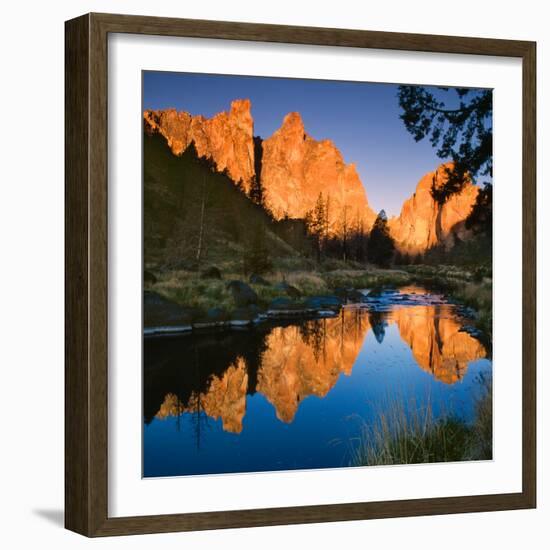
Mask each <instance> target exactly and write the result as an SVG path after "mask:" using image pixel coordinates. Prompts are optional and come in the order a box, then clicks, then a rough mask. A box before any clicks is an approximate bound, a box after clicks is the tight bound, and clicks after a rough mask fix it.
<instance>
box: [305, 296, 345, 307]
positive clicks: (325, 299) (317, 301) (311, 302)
mask: <svg viewBox="0 0 550 550" xmlns="http://www.w3.org/2000/svg"><path fill="white" fill-rule="evenodd" d="M305 306H306V307H307V308H310V309H318V310H325V309H340V308H341V307H342V300H341V299H340V298H338V296H310V297H309V298H307V299H306V301H305Z"/></svg>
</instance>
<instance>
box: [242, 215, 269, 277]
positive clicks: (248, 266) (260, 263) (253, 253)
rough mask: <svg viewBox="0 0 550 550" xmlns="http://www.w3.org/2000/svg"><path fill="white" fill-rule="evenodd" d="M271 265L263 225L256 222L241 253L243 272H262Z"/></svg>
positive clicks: (267, 269)
mask: <svg viewBox="0 0 550 550" xmlns="http://www.w3.org/2000/svg"><path fill="white" fill-rule="evenodd" d="M272 267H273V264H272V262H271V258H270V257H269V248H268V246H267V235H266V230H265V227H264V226H263V224H257V225H256V226H255V227H254V230H253V231H252V233H251V235H250V237H249V239H247V241H246V243H245V249H244V255H243V269H244V272H245V273H246V274H248V273H257V274H262V273H266V272H267V271H270V270H271V269H272Z"/></svg>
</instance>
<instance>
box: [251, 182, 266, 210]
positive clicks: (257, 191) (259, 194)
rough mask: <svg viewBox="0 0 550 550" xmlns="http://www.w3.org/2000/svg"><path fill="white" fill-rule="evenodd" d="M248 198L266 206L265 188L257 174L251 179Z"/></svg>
mask: <svg viewBox="0 0 550 550" xmlns="http://www.w3.org/2000/svg"><path fill="white" fill-rule="evenodd" d="M248 198H249V199H250V200H251V201H252V202H253V203H254V204H257V205H258V206H261V207H262V208H263V207H264V188H263V185H262V183H261V181H260V180H259V179H258V178H257V177H256V176H252V179H251V180H250V187H249V189H248Z"/></svg>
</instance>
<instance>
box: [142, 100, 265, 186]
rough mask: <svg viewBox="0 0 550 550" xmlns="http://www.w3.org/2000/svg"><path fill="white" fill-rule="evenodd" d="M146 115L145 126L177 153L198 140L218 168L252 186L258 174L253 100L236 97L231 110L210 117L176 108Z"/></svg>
mask: <svg viewBox="0 0 550 550" xmlns="http://www.w3.org/2000/svg"><path fill="white" fill-rule="evenodd" d="M143 118H144V123H145V130H146V131H147V132H148V133H156V132H158V133H159V134H161V135H162V136H164V137H165V138H166V141H167V143H168V146H169V147H170V149H171V150H172V152H173V153H174V154H175V155H181V154H182V153H183V151H185V149H187V147H188V146H189V145H190V144H191V142H194V143H195V147H196V149H197V153H198V155H199V156H200V157H206V158H210V159H212V160H213V161H214V163H215V165H216V168H217V169H218V171H220V172H222V171H224V170H227V172H228V174H229V176H230V177H231V179H232V180H233V181H235V182H239V181H241V182H242V184H243V186H244V188H245V190H248V188H249V185H250V181H251V179H252V177H253V176H254V174H255V170H254V141H253V137H254V121H253V119H252V115H251V114H250V100H248V99H236V100H235V101H233V102H231V109H230V111H229V112H225V111H224V112H221V113H218V114H216V115H214V116H213V117H212V118H208V119H207V118H205V117H203V116H201V115H197V116H192V115H190V114H189V113H187V112H185V111H181V112H178V111H176V110H175V109H166V110H161V111H145V112H144V113H143Z"/></svg>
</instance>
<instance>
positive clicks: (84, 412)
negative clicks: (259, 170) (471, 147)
mask: <svg viewBox="0 0 550 550" xmlns="http://www.w3.org/2000/svg"><path fill="white" fill-rule="evenodd" d="M65 29H66V30H65V43H66V48H65V49H66V54H65V55H66V57H65V66H66V69H65V75H66V96H65V97H66V99H65V115H66V117H65V118H66V131H65V150H66V152H65V159H66V160H65V172H66V176H65V186H66V213H65V219H66V222H65V223H66V226H65V227H66V229H65V236H66V256H65V261H66V280H65V283H66V284H65V288H66V295H65V302H66V318H65V320H66V325H65V326H66V333H65V340H66V352H65V441H66V443H65V471H66V474H65V475H66V489H65V495H66V497H65V508H66V518H65V524H66V527H67V528H68V529H71V530H73V531H76V532H78V533H81V534H83V535H87V536H106V535H126V534H140V533H153V532H168V531H189V530H199V529H221V528H234V527H251V526H260V525H283V524H295V523H313V522H321V521H346V520H359V519H374V518H388V517H397V516H403V517H404V516H419V515H432V514H451V513H463V512H481V511H492V510H511V509H520V508H532V507H534V506H535V505H536V418H535V407H536V402H535V396H536V380H535V377H536V370H535V369H536V363H535V350H536V345H535V331H536V326H535V318H536V309H535V308H536V294H535V291H536V279H535V266H536V244H535V242H536V241H535V238H536V212H535V208H536V198H535V197H536V194H535V182H536V173H535V170H536V157H535V140H536V101H535V99H536V96H535V93H536V84H535V82H536V81H535V74H536V47H535V44H534V43H532V42H524V41H513V40H494V39H483V38H464V37H447V36H436V35H415V34H402V33H385V32H373V31H358V30H342V29H321V28H309V27H288V26H281V25H265V24H250V23H228V22H219V21H199V20H186V19H169V18H155V17H144V16H126V15H112V14H88V15H85V16H82V17H79V18H77V19H73V20H71V21H68V22H67V23H66V28H65ZM110 32H117V33H133V34H148V35H164V36H182V37H196V38H213V39H229V40H245V41H261V42H280V43H294V44H311V45H329V46H347V47H358V48H379V49H393V50H414V51H428V52H437V53H457V54H473V55H492V56H509V57H519V58H521V59H522V61H523V182H522V185H523V305H524V308H523V365H522V374H523V490H522V492H520V493H513V494H500V495H476V496H465V497H449V498H432V499H417V500H401V501H385V502H367V503H349V504H340V505H319V506H301V507H291V508H276V509H275V508H271V509H257V510H236V511H218V512H207V513H192V514H172V515H159V516H141V517H125V518H110V517H108V464H107V457H108V408H107V396H108V386H107V380H108V345H107V344H108V339H107V334H108V302H107V298H108V261H107V258H108V188H107V182H108V179H107V95H108V94H107V85H108V82H107V38H108V33H110Z"/></svg>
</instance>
